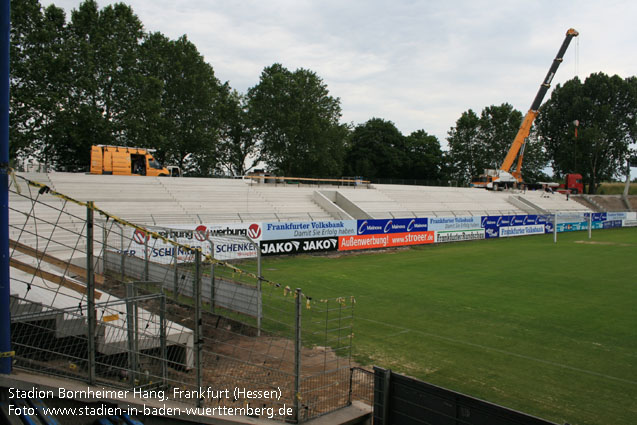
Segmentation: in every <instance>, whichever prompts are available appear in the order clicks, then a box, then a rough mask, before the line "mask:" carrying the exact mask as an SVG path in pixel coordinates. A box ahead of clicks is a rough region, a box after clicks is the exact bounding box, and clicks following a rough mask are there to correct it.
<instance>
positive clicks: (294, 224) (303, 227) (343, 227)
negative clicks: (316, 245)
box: [261, 220, 356, 241]
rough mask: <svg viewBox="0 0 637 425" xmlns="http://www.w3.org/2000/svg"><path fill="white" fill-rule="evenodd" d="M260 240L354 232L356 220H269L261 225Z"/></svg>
mask: <svg viewBox="0 0 637 425" xmlns="http://www.w3.org/2000/svg"><path fill="white" fill-rule="evenodd" d="M262 230H263V231H262V236H261V240H264V241H271V240H278V241H281V240H289V239H307V238H324V237H338V236H348V235H355V234H356V220H335V221H289V222H279V221H277V222H270V223H263V225H262Z"/></svg>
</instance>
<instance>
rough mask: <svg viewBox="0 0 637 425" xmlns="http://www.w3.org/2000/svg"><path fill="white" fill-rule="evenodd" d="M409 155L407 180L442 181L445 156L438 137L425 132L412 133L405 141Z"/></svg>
mask: <svg viewBox="0 0 637 425" xmlns="http://www.w3.org/2000/svg"><path fill="white" fill-rule="evenodd" d="M405 151H406V153H407V164H408V167H407V170H408V173H407V175H406V178H409V179H424V180H430V181H432V180H440V179H441V177H442V173H443V168H444V165H443V161H444V160H443V154H442V149H440V142H439V141H438V138H437V137H436V136H432V135H430V134H427V132H426V131H425V130H418V131H414V132H413V133H411V134H410V135H409V136H407V138H406V139H405Z"/></svg>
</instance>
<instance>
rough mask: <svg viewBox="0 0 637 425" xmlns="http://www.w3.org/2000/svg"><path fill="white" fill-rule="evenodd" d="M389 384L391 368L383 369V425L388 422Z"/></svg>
mask: <svg viewBox="0 0 637 425" xmlns="http://www.w3.org/2000/svg"><path fill="white" fill-rule="evenodd" d="M390 384H391V369H386V370H385V379H384V380H383V422H382V423H383V425H387V424H388V423H389V400H390V395H389V390H390V388H391V387H390Z"/></svg>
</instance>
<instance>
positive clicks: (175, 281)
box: [173, 246, 179, 301]
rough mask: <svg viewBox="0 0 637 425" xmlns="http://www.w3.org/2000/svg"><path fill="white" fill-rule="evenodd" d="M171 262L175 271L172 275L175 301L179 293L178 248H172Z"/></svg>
mask: <svg viewBox="0 0 637 425" xmlns="http://www.w3.org/2000/svg"><path fill="white" fill-rule="evenodd" d="M173 261H174V262H175V270H174V274H173V298H174V299H175V301H176V300H177V294H178V293H179V247H178V246H174V247H173Z"/></svg>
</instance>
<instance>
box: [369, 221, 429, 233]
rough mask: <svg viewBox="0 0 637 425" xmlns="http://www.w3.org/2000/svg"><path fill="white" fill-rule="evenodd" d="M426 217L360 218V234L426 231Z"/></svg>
mask: <svg viewBox="0 0 637 425" xmlns="http://www.w3.org/2000/svg"><path fill="white" fill-rule="evenodd" d="M427 230H428V229H427V219H426V218H393V219H368V220H358V230H357V234H359V235H378V234H384V233H409V232H426V231H427Z"/></svg>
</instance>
